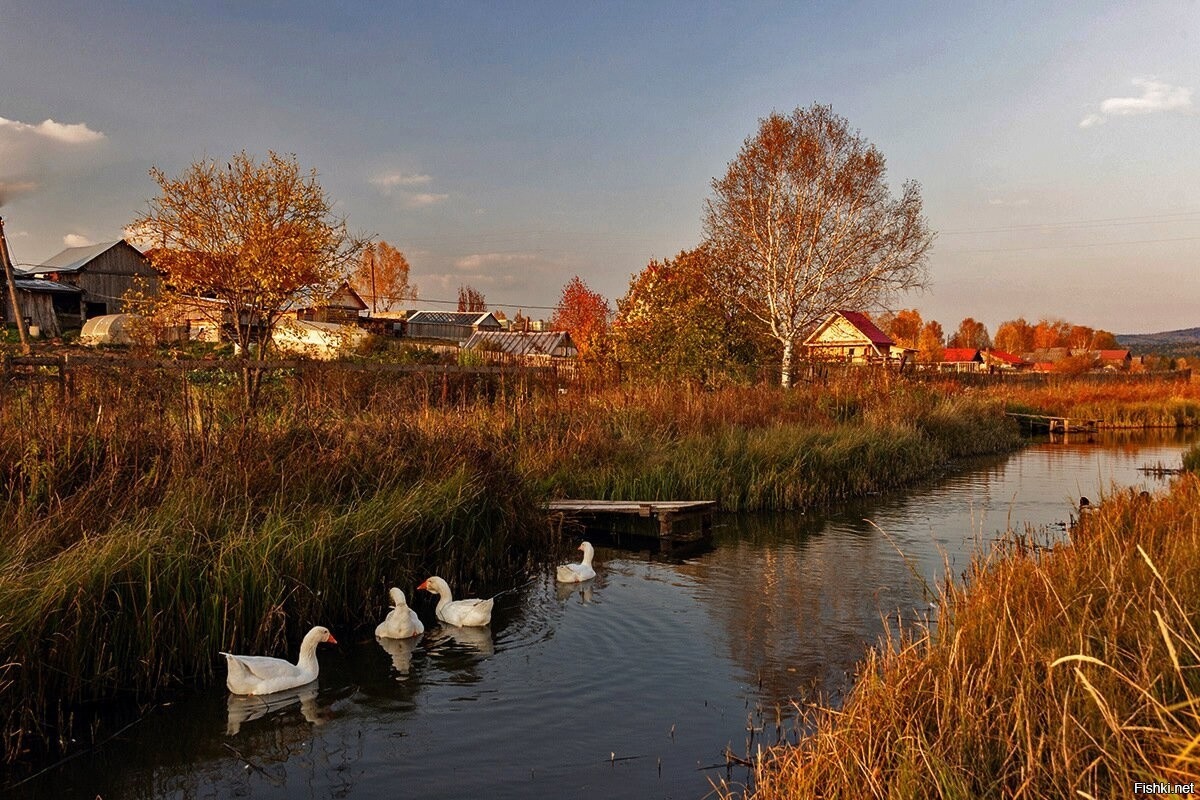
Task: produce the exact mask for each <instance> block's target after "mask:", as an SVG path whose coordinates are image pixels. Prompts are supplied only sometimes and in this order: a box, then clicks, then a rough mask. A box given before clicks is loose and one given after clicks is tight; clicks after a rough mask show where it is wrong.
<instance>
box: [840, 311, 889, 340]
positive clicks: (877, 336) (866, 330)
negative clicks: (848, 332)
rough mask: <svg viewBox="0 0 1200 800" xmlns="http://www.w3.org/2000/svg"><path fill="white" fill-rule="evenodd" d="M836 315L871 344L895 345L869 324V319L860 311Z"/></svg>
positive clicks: (884, 334)
mask: <svg viewBox="0 0 1200 800" xmlns="http://www.w3.org/2000/svg"><path fill="white" fill-rule="evenodd" d="M838 313H839V314H841V315H842V316H843V317H845V318H846V321H847V322H849V323H850V324H851V325H853V326H854V327H856V328H858V330H859V331H860V332H861V333H862V335H863V336H866V337H867V338H868V339H869V340H870V341H871V344H877V345H880V346H881V347H891V346H892V345H893V344H895V342H893V341H892V339H891V337H890V336H888V335H887V334H886V333H884V332H883V331H881V330H879V328H878V327H876V325H875V323H874V322H871V318H870V317H868V316H867V315H866V314H864V313H862V312H861V311H838Z"/></svg>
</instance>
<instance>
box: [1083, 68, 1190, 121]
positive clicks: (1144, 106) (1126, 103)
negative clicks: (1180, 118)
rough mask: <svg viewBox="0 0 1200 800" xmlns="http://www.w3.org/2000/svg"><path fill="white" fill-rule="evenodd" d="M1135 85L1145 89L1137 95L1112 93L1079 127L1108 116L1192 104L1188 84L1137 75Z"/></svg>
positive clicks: (1178, 107) (1180, 107)
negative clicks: (1128, 95)
mask: <svg viewBox="0 0 1200 800" xmlns="http://www.w3.org/2000/svg"><path fill="white" fill-rule="evenodd" d="M1132 83H1133V85H1134V86H1137V87H1138V88H1140V89H1141V90H1142V93H1141V95H1140V96H1138V97H1109V98H1107V99H1106V100H1102V101H1101V102H1100V113H1092V114H1088V115H1087V116H1086V117H1084V118H1083V119H1081V120H1080V121H1079V127H1081V128H1091V127H1094V126H1096V125H1100V124H1101V123H1103V122H1104V121H1105V119H1106V118H1107V117H1110V116H1114V117H1126V116H1132V115H1141V114H1156V113H1160V112H1164V111H1179V110H1182V109H1185V108H1190V107H1191V105H1192V90H1191V88H1190V87H1187V86H1172V85H1171V84H1169V83H1164V82H1163V81H1156V80H1151V79H1148V78H1134V79H1133V81H1132Z"/></svg>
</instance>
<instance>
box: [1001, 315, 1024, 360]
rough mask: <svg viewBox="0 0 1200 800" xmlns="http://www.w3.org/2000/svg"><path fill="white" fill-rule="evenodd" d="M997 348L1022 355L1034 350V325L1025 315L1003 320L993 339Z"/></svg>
mask: <svg viewBox="0 0 1200 800" xmlns="http://www.w3.org/2000/svg"><path fill="white" fill-rule="evenodd" d="M993 344H995V346H996V349H997V350H1003V351H1004V352H1006V353H1013V354H1015V355H1021V354H1022V353H1028V352H1030V351H1031V350H1033V326H1032V325H1030V324H1029V323H1028V322H1026V321H1025V318H1024V317H1019V318H1017V319H1010V320H1008V321H1006V322H1001V323H1000V326H999V327H998V328H996V336H995V338H994V339H993Z"/></svg>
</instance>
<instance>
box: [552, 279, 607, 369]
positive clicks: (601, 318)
mask: <svg viewBox="0 0 1200 800" xmlns="http://www.w3.org/2000/svg"><path fill="white" fill-rule="evenodd" d="M609 310H610V309H609V307H608V301H607V300H606V299H604V296H603V295H601V294H599V293H597V292H593V291H592V290H591V289H589V288H588V285H587V284H586V283H584V282H583V279H582V278H580V277H579V276H578V275H576V276H575V277H574V278H571V280H569V281H567V285H566V286H564V287H563V290H562V297H560V298H559V301H558V307H557V308H556V309H555V311H554V316H553V317H552V318H551V320H550V327H551V328H553V329H554V330H556V331H568V332H569V333H570V334H571V340H572V341H574V342H575V347H576V348H578V350H579V354H580V355H581V356H587V355H589V354H594V353H595V352H596V351H597V350H598V349H599V348H600V346H601V344H602V339H603V337H604V334H605V332H606V331H607V330H608V315H609Z"/></svg>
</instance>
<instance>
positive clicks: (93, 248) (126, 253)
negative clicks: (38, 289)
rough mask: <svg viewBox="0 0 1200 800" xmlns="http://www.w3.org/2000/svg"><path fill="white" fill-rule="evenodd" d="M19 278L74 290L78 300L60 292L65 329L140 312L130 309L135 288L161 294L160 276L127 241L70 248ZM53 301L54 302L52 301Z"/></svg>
mask: <svg viewBox="0 0 1200 800" xmlns="http://www.w3.org/2000/svg"><path fill="white" fill-rule="evenodd" d="M19 277H22V278H36V279H40V280H42V281H49V282H50V283H56V284H62V285H65V286H72V287H74V288H76V289H78V290H79V294H78V296H77V297H71V296H69V295H68V294H67V293H64V292H58V295H57V298H58V299H57V302H55V303H54V307H55V312H56V314H57V315H58V317H59V322H60V324H61V325H62V326H63V327H68V328H70V327H78V326H82V325H83V323H84V322H85V321H86V320H87V318H88V317H98V316H102V315H104V314H116V313H122V312H127V311H132V312H135V313H136V312H137V311H138V309H135V308H127V306H128V303H126V302H125V300H124V297H125V293H126V292H128V291H129V290H130V289H133V288H134V287H135V286H138V287H139V288H141V289H143V290H145V291H146V292H147V293H149V294H154V293H155V292H157V291H158V273H157V272H156V271H155V270H154V268H153V267H152V266H151V265H150V261H149V260H148V259H147V258H146V257H145V256H144V255H142V252H141V251H140V250H138V249H137V248H136V247H134V246H133V245H131V244H129V243H128V242H127V241H125V240H124V239H121V240H119V241H115V242H103V243H101V244H93V245H89V246H87V247H68V248H67V249H66V250H63V251H62V252H61V253H59V254H58V255H56V256H53V257H51V258H49V259H47V260H46V261H44V262H43V263H41V264H39V265H37V266H36V267H27V268H25V269H23V270H21V274H20V276H19ZM52 299H53V298H52Z"/></svg>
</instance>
